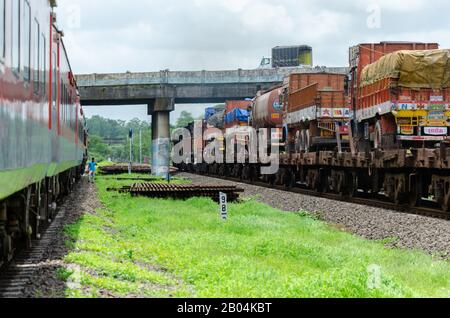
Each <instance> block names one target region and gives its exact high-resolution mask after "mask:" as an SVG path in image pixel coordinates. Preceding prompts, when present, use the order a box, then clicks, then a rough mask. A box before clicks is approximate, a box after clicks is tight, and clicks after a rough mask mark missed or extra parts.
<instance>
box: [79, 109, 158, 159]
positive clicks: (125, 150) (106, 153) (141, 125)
mask: <svg viewBox="0 0 450 318" xmlns="http://www.w3.org/2000/svg"><path fill="white" fill-rule="evenodd" d="M86 122H87V126H88V129H89V153H90V155H89V156H90V157H92V156H94V157H96V158H97V159H98V161H103V160H108V159H109V158H111V159H112V160H114V161H117V162H119V161H120V162H128V161H129V160H130V141H129V139H128V135H129V130H130V129H133V132H134V136H133V145H132V155H133V162H138V161H139V157H140V154H139V131H141V132H142V159H143V160H144V158H145V157H150V155H151V140H152V136H151V125H150V123H148V122H145V121H141V120H139V119H138V118H135V119H133V120H131V121H129V122H125V121H122V120H112V119H106V118H103V117H100V116H93V117H92V118H89V119H87V121H86Z"/></svg>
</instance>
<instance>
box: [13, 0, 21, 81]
mask: <svg viewBox="0 0 450 318" xmlns="http://www.w3.org/2000/svg"><path fill="white" fill-rule="evenodd" d="M11 10H12V12H11V13H12V14H11V29H12V34H11V37H12V39H11V44H12V45H11V66H12V70H13V71H14V72H15V73H16V74H19V72H20V1H19V0H14V1H12V5H11Z"/></svg>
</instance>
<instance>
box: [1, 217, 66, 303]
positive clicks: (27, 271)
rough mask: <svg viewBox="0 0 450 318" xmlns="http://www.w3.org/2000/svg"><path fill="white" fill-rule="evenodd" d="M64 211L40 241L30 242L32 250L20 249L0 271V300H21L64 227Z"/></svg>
mask: <svg viewBox="0 0 450 318" xmlns="http://www.w3.org/2000/svg"><path fill="white" fill-rule="evenodd" d="M65 215H66V214H65V211H64V209H61V210H60V211H59V213H58V214H57V215H56V217H55V220H53V222H52V223H51V224H50V225H49V226H48V227H47V229H46V230H45V231H44V232H43V235H42V237H41V239H40V240H33V241H32V248H30V249H22V250H20V251H18V252H17V254H16V257H15V258H14V259H13V260H12V261H11V262H10V263H9V264H6V265H5V266H4V267H3V268H2V270H1V271H0V298H21V297H23V296H24V292H25V290H26V288H27V286H28V285H29V284H30V283H31V282H32V279H33V277H34V276H35V273H36V272H37V271H38V270H39V267H40V266H41V265H42V263H43V262H44V261H45V260H46V253H47V252H48V250H49V247H50V246H51V244H52V241H53V239H54V237H55V236H56V235H57V234H58V231H60V230H62V227H63V226H64V219H65Z"/></svg>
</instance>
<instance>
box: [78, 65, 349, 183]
mask: <svg viewBox="0 0 450 318" xmlns="http://www.w3.org/2000/svg"><path fill="white" fill-rule="evenodd" d="M325 71H326V72H332V73H338V74H348V71H349V70H348V68H345V67H338V68H311V67H293V68H291V67H290V68H277V69H256V70H242V69H239V70H232V71H198V72H175V71H168V70H165V71H160V72H147V73H130V72H126V73H115V74H87V75H77V76H76V81H77V84H78V89H79V92H80V96H81V104H82V105H83V106H85V107H86V106H112V105H135V104H137V105H148V114H149V115H152V117H153V118H152V134H153V147H152V151H153V167H154V174H155V175H161V176H165V175H167V173H168V168H167V166H168V162H169V141H170V136H169V134H170V133H169V127H170V126H169V124H170V123H169V121H170V119H169V118H170V116H169V114H170V112H171V111H173V110H174V107H175V104H193V103H221V102H224V101H226V100H243V99H246V98H253V97H254V96H256V93H257V92H258V91H259V90H267V89H269V88H271V87H273V86H276V85H279V84H281V83H282V82H283V80H284V78H285V77H286V76H287V75H289V74H292V73H316V72H325Z"/></svg>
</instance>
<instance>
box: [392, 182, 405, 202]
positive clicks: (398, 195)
mask: <svg viewBox="0 0 450 318" xmlns="http://www.w3.org/2000/svg"><path fill="white" fill-rule="evenodd" d="M402 186H403V181H399V182H398V184H397V187H396V188H395V195H394V203H395V204H396V205H400V204H402V203H404V202H405V197H406V193H405V192H402Z"/></svg>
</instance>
